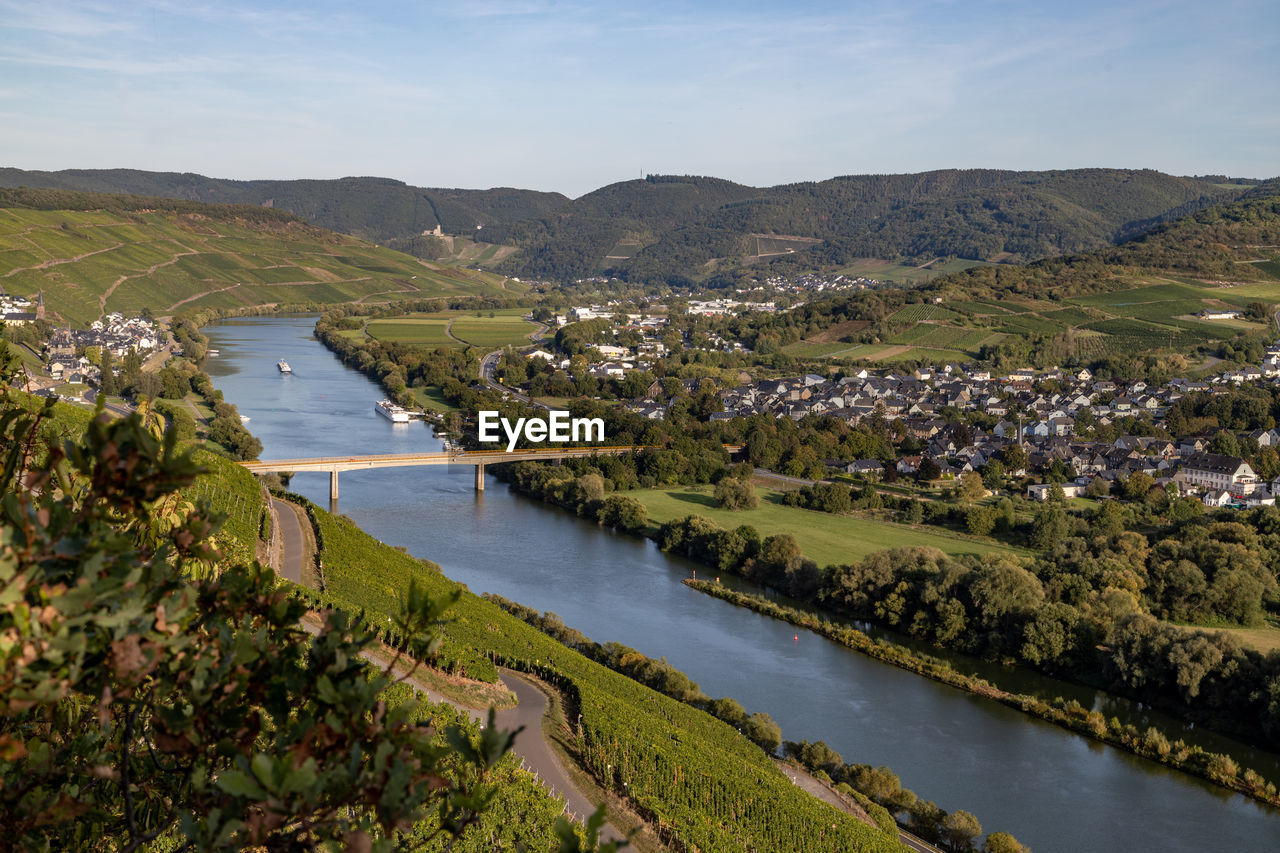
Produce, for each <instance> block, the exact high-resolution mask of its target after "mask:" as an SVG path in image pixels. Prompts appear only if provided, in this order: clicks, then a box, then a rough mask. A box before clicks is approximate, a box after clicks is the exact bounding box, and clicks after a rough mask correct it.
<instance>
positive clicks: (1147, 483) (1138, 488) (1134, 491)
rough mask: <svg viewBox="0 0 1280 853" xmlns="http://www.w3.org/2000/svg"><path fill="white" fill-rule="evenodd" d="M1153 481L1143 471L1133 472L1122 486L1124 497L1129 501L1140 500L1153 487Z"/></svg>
mask: <svg viewBox="0 0 1280 853" xmlns="http://www.w3.org/2000/svg"><path fill="white" fill-rule="evenodd" d="M1155 482H1156V481H1155V480H1154V479H1152V477H1151V475H1150V474H1148V473H1147V472H1145V471H1134V472H1133V473H1132V474H1131V475H1129V479H1128V480H1126V481H1125V484H1124V496H1125V497H1126V498H1128V499H1129V500H1131V501H1136V500H1142V498H1144V497H1146V495H1147V492H1149V491H1151V487H1152V486H1154V485H1155Z"/></svg>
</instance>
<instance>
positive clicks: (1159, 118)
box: [0, 0, 1280, 197]
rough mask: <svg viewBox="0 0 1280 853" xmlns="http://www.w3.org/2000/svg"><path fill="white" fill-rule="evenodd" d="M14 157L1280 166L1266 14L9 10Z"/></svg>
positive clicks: (692, 166)
mask: <svg viewBox="0 0 1280 853" xmlns="http://www.w3.org/2000/svg"><path fill="white" fill-rule="evenodd" d="M0 166H13V167H17V168H23V169H48V170H56V169H69V168H82V169H90V168H135V169H148V170H155V171H177V172H196V173H199V174H203V175H208V176H211V177H220V178H235V179H257V178H277V179H285V178H337V177H343V176H347V175H378V176H383V177H390V178H396V179H399V180H402V181H405V182H407V183H410V184H414V185H418V186H428V187H468V188H486V187H494V186H514V187H521V188H526V189H536V190H547V191H556V192H562V193H565V194H566V195H569V196H573V197H576V196H579V195H582V194H584V193H587V192H589V191H591V190H593V189H596V188H598V187H601V186H604V185H606V184H610V183H613V182H615V181H621V180H629V179H633V178H639V177H642V176H643V175H644V174H692V175H712V176H716V177H720V178H727V179H730V180H734V181H739V182H741V183H745V184H751V185H754V186H771V185H775V184H781V183H790V182H795V181H808V180H823V179H826V178H830V177H834V176H836V175H849V174H868V173H897V172H918V171H926V170H930V169H943V168H978V167H981V168H1006V169H1068V168H1078V167H1086V166H1105V167H1117V168H1151V169H1158V170H1160V171H1163V172H1169V173H1173V174H1180V175H1192V174H1226V175H1232V176H1237V177H1255V178H1262V177H1274V176H1276V175H1280V3H1278V2H1276V0H1220V2H1204V0H1191V1H1190V2H1183V0H1119V2H1117V0H1108V2H1092V0H1078V2H1067V3H1059V2H1032V0H992V2H986V1H985V0H954V2H941V0H938V1H937V2H935V1H934V0H884V2H837V3H824V2H810V0H794V2H791V3H781V2H771V3H757V2H735V3H730V2H719V0H706V2H697V3H672V2H663V0H647V2H643V3H620V2H597V3H580V2H566V0H552V2H542V0H512V1H511V2H503V1H502V0H472V2H456V3H453V2H450V3H434V2H420V1H419V2H410V0H397V2H391V0H364V1H363V2H352V3H337V2H328V0H309V2H307V3H290V2H258V3H246V2H240V0H216V2H214V0H155V1H154V2H147V0H134V2H129V3H113V2H96V1H95V0H84V2H59V0H41V1H40V2H32V0H0Z"/></svg>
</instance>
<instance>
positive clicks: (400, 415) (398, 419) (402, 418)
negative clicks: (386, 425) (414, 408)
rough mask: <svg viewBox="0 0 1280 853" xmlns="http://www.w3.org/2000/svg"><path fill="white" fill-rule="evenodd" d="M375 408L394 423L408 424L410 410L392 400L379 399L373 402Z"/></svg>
mask: <svg viewBox="0 0 1280 853" xmlns="http://www.w3.org/2000/svg"><path fill="white" fill-rule="evenodd" d="M373 408H374V410H375V411H376V412H377V413H378V414H380V415H382V416H383V417H384V418H387V419H388V420H390V421H391V422H392V423H396V424H407V423H408V422H409V412H408V411H407V410H406V409H403V408H401V407H400V406H397V405H396V404H395V403H393V402H391V401H390V400H379V401H378V402H376V403H374V404H373Z"/></svg>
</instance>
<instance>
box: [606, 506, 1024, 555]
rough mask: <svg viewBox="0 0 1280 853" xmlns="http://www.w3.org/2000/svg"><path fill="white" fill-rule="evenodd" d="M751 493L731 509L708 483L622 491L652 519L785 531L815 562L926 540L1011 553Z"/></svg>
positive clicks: (955, 549) (963, 550) (954, 548)
mask: <svg viewBox="0 0 1280 853" xmlns="http://www.w3.org/2000/svg"><path fill="white" fill-rule="evenodd" d="M756 494H757V495H758V496H759V497H760V506H759V507H757V508H756V509H749V510H741V511H739V512H731V511H730V510H727V509H719V508H717V507H716V505H715V501H714V499H713V498H712V497H711V490H710V489H709V488H690V487H677V488H673V489H637V490H633V491H630V492H626V495H627V496H628V497H632V498H635V499H636V500H638V501H640V502H641V503H643V504H644V505H645V508H646V509H648V511H649V520H650V521H651V522H653V523H655V524H662V523H663V522H667V521H671V520H672V519H679V518H684V517H685V516H686V515H701V516H704V517H705V518H709V519H711V520H712V521H714V522H716V523H717V524H719V525H720V526H721V527H726V528H729V529H732V528H734V527H737V526H739V525H741V524H749V525H751V526H752V527H754V528H755V529H756V530H757V531H759V533H760V536H761V538H764V537H766V536H772V535H774V534H778V533H790V534H791V535H792V536H794V537H795V538H796V542H798V543H799V544H800V550H801V551H803V552H804V555H805V556H806V557H809V558H810V559H812V560H814V561H815V562H816V563H817V564H818V565H819V566H828V565H832V564H836V563H848V562H852V561H854V560H858V559H861V558H862V557H864V556H866V555H867V554H871V553H874V552H876V551H883V550H884V549H885V548H902V547H906V546H910V545H927V546H929V547H932V548H937V549H939V550H941V551H944V552H946V553H948V554H999V553H1017V552H1016V550H1015V549H1013V548H1009V547H1008V546H1005V545H1001V544H999V543H997V542H988V541H980V540H975V539H964V538H960V537H957V536H949V535H947V533H946V532H945V531H940V530H939V529H937V528H926V527H910V526H907V525H903V524H894V523H892V522H885V521H875V520H872V519H867V518H859V517H856V516H841V515H831V514H830V513H825V512H817V511H814V510H808V509H800V508H798V507H790V506H785V505H783V504H782V503H781V500H782V492H780V491H774V490H772V489H765V488H760V487H757V488H756Z"/></svg>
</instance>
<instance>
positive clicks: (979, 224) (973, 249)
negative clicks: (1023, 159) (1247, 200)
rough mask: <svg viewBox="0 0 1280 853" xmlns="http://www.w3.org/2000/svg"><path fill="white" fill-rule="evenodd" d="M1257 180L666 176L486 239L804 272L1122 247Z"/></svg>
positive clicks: (1072, 175)
mask: <svg viewBox="0 0 1280 853" xmlns="http://www.w3.org/2000/svg"><path fill="white" fill-rule="evenodd" d="M1246 189H1247V185H1245V184H1243V183H1226V182H1223V181H1222V179H1209V178H1181V177H1174V176H1171V175H1165V174H1162V173H1160V172H1154V171H1150V170H1142V171H1129V170H1119V169H1077V170H1071V171H1056V172H1009V171H998V170H946V171H938V172H925V173H920V174H911V175H856V176H848V177H841V178H833V179H831V180H827V181H821V182H817V183H801V184H787V185H783V186H778V187H771V188H768V189H754V188H751V187H745V186H741V185H738V184H731V183H728V182H726V181H719V180H715V179H710V178H691V177H658V176H654V177H650V178H647V179H645V180H637V181H628V182H626V183H622V184H615V185H612V186H610V187H606V188H604V189H602V190H597V191H596V192H594V193H590V194H588V195H586V196H583V197H582V198H580V199H577V200H575V201H573V202H571V203H569V204H568V205H566V206H565V207H564V208H563V209H561V210H559V211H556V213H555V214H554V215H552V216H546V217H543V218H541V219H539V220H535V221H526V222H521V223H517V224H514V225H510V226H506V227H503V228H499V229H494V230H493V231H491V232H489V233H487V234H486V239H498V238H505V239H506V240H509V241H511V242H514V243H515V244H517V245H519V246H521V247H522V249H523V251H522V252H521V253H520V254H519V255H517V256H516V257H514V258H513V259H511V260H510V261H508V263H509V264H510V265H511V271H513V272H519V273H523V274H525V275H539V276H547V277H555V278H567V277H573V276H581V275H587V274H591V273H594V272H600V271H603V270H612V271H614V272H616V273H619V274H621V275H623V276H624V277H627V278H631V279H634V280H652V279H655V278H664V277H670V276H672V275H684V276H689V277H693V278H704V277H708V276H710V275H713V274H714V273H716V272H723V271H727V270H731V269H733V268H734V267H738V266H741V265H742V264H748V263H755V264H761V263H764V264H767V265H768V266H767V267H766V268H767V269H773V270H776V271H795V270H802V269H813V268H826V269H833V268H839V267H841V266H842V265H846V264H848V263H849V262H851V261H852V260H853V259H855V258H867V257H879V258H906V259H912V260H918V261H926V260H929V259H932V258H936V257H959V258H970V259H974V260H1000V261H1032V260H1036V259H1039V258H1044V257H1049V256H1053V255H1060V254H1064V253H1070V252H1079V251H1084V250H1087V249H1092V248H1098V247H1103V246H1108V245H1111V244H1113V243H1114V242H1116V241H1117V240H1121V239H1124V238H1125V237H1128V236H1131V235H1132V234H1135V233H1140V232H1141V231H1143V230H1145V229H1147V228H1149V227H1151V226H1153V225H1155V224H1158V223H1160V222H1162V221H1165V220H1168V219H1171V218H1174V217H1177V216H1182V215H1186V214H1188V213H1192V212H1195V211H1197V210H1200V209H1202V208H1204V207H1206V206H1208V205H1211V204H1214V203H1216V202H1220V201H1224V200H1228V199H1231V198H1234V197H1236V196H1238V195H1240V194H1241V193H1243V192H1245V191H1246ZM819 241H821V242H819Z"/></svg>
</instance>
